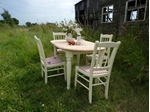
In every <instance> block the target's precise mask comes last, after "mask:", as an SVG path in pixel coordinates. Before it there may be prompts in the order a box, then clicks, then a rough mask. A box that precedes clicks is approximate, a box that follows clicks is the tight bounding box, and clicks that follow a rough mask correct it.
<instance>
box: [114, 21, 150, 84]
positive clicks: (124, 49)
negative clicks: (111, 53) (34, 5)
mask: <svg viewBox="0 0 150 112" xmlns="http://www.w3.org/2000/svg"><path fill="white" fill-rule="evenodd" d="M122 27H124V31H123V33H122V34H121V35H120V38H118V40H120V41H121V43H122V44H121V46H120V48H119V51H118V54H117V57H116V66H117V65H120V66H117V68H118V69H120V70H121V71H122V72H126V71H128V75H127V76H125V77H126V78H127V77H128V79H129V80H130V81H132V82H133V81H136V82H138V83H142V84H147V86H148V81H149V62H148V60H149V54H148V52H149V38H148V37H143V36H142V34H143V32H142V29H143V28H142V27H141V25H140V24H139V23H135V24H133V25H129V24H126V25H125V26H122Z"/></svg>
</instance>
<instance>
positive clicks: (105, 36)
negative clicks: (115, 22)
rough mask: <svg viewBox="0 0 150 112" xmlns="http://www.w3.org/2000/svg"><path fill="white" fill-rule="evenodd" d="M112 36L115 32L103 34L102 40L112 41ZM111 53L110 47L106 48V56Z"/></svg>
mask: <svg viewBox="0 0 150 112" xmlns="http://www.w3.org/2000/svg"><path fill="white" fill-rule="evenodd" d="M112 38H113V34H101V35H100V42H111V41H112ZM109 53H110V49H109V48H108V49H107V50H105V57H106V55H107V56H109ZM106 58H107V57H106Z"/></svg>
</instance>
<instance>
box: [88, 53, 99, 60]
mask: <svg viewBox="0 0 150 112" xmlns="http://www.w3.org/2000/svg"><path fill="white" fill-rule="evenodd" d="M86 56H87V58H90V59H91V58H92V57H93V54H88V55H86ZM97 57H98V54H96V58H97Z"/></svg>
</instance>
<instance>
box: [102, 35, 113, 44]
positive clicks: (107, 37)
mask: <svg viewBox="0 0 150 112" xmlns="http://www.w3.org/2000/svg"><path fill="white" fill-rule="evenodd" d="M112 38H113V34H101V35H100V42H111V41H112Z"/></svg>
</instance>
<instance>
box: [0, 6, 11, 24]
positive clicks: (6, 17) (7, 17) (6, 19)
mask: <svg viewBox="0 0 150 112" xmlns="http://www.w3.org/2000/svg"><path fill="white" fill-rule="evenodd" d="M1 16H2V17H3V19H4V22H5V23H7V24H9V25H10V26H13V19H12V18H11V15H10V14H9V12H8V11H7V10H5V9H4V12H3V13H2V14H1Z"/></svg>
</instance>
